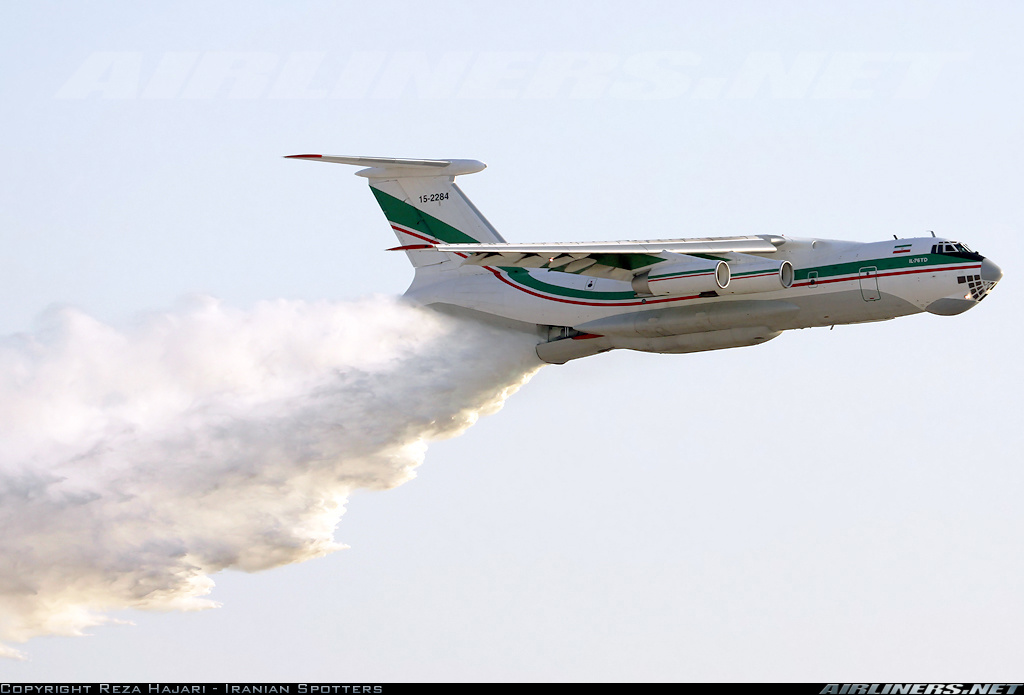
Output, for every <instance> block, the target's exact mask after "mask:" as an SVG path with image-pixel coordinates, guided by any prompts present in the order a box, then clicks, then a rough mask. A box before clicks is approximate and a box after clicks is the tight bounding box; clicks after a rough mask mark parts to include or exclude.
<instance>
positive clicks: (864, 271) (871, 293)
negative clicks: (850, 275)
mask: <svg viewBox="0 0 1024 695" xmlns="http://www.w3.org/2000/svg"><path fill="white" fill-rule="evenodd" d="M860 296H861V297H863V298H864V301H865V302H877V301H878V300H879V299H881V298H882V293H881V292H879V291H878V268H876V267H875V266H870V267H867V268H861V269H860Z"/></svg>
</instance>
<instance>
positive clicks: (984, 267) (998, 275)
mask: <svg viewBox="0 0 1024 695" xmlns="http://www.w3.org/2000/svg"><path fill="white" fill-rule="evenodd" d="M981 279H982V280H984V281H985V282H999V281H1000V280H1002V279H1003V271H1002V270H1001V269H1000V268H999V266H997V265H996V264H995V263H993V262H992V261H990V260H989V259H987V258H986V259H984V260H983V261H982V262H981Z"/></svg>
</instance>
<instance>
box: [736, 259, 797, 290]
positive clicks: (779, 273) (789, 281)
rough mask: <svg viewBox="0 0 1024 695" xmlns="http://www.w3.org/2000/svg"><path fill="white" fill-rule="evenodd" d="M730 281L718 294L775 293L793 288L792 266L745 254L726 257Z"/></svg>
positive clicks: (786, 262) (783, 262)
mask: <svg viewBox="0 0 1024 695" xmlns="http://www.w3.org/2000/svg"><path fill="white" fill-rule="evenodd" d="M728 259H729V270H730V271H732V272H731V275H732V280H731V282H729V285H728V287H723V288H722V289H720V290H718V294H754V293H756V292H776V291H778V290H785V289H789V288H790V287H792V286H793V264H792V263H790V262H789V261H774V260H771V259H769V258H761V257H760V256H752V255H750V254H746V253H731V254H729V255H728Z"/></svg>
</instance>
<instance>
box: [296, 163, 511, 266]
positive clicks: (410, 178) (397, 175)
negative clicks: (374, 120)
mask: <svg viewBox="0 0 1024 695" xmlns="http://www.w3.org/2000/svg"><path fill="white" fill-rule="evenodd" d="M289 159H309V160H312V161H316V162H332V163H336V164H354V165H356V166H366V167H370V168H368V169H363V170H362V171H357V172H356V175H357V176H362V177H364V178H367V179H369V181H370V190H371V191H373V195H374V197H375V198H376V199H377V204H378V205H380V208H381V210H383V211H384V216H385V217H387V219H388V222H389V223H390V224H391V228H392V229H393V230H394V232H395V235H396V236H397V237H398V242H399V247H398V248H399V249H401V250H404V251H405V252H406V254H407V255H408V256H409V261H410V262H411V263H412V264H413V266H415V267H416V268H417V270H418V269H420V268H426V267H432V266H438V265H439V264H442V263H451V262H453V261H455V260H456V257H455V256H454V255H453V254H450V253H443V252H440V251H432V250H430V249H425V248H423V247H424V246H426V245H429V244H433V243H437V242H441V243H449V244H458V243H473V242H481V243H486V242H491V243H500V242H503V241H504V239H502V238H501V235H500V234H498V232H497V231H496V230H495V229H494V227H492V226H491V223H490V222H488V221H487V219H486V218H485V217H484V216H483V215H481V214H480V211H479V210H477V209H476V206H474V205H473V203H471V202H470V201H469V198H467V197H466V195H465V194H464V193H463V192H462V191H461V190H460V189H459V187H458V186H456V185H455V177H456V176H458V175H460V174H474V173H476V172H478V171H483V169H484V168H485V167H486V165H485V164H484V163H483V162H478V161H476V160H474V159H391V158H385V157H337V156H327V155H320V154H296V155H291V156H290V157H289Z"/></svg>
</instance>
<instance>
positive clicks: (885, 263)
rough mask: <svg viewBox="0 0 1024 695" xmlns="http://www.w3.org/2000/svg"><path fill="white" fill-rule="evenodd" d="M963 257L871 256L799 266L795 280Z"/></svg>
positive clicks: (944, 262) (918, 266)
mask: <svg viewBox="0 0 1024 695" xmlns="http://www.w3.org/2000/svg"><path fill="white" fill-rule="evenodd" d="M922 259H924V260H922ZM964 262H965V261H963V260H962V259H957V258H952V257H950V256H944V255H942V254H940V253H928V254H922V255H919V256H894V257H886V258H869V259H865V260H863V261H853V262H851V263H836V264H833V265H819V266H816V267H811V268H799V269H797V270H796V271H795V278H794V279H795V280H806V279H807V277H808V274H809V273H817V274H818V280H821V279H823V278H827V277H835V276H838V275H857V274H858V273H859V272H860V270H861V268H875V269H876V270H878V271H883V270H901V269H906V268H914V269H915V270H925V269H926V268H928V267H929V266H934V265H950V264H953V263H964Z"/></svg>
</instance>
